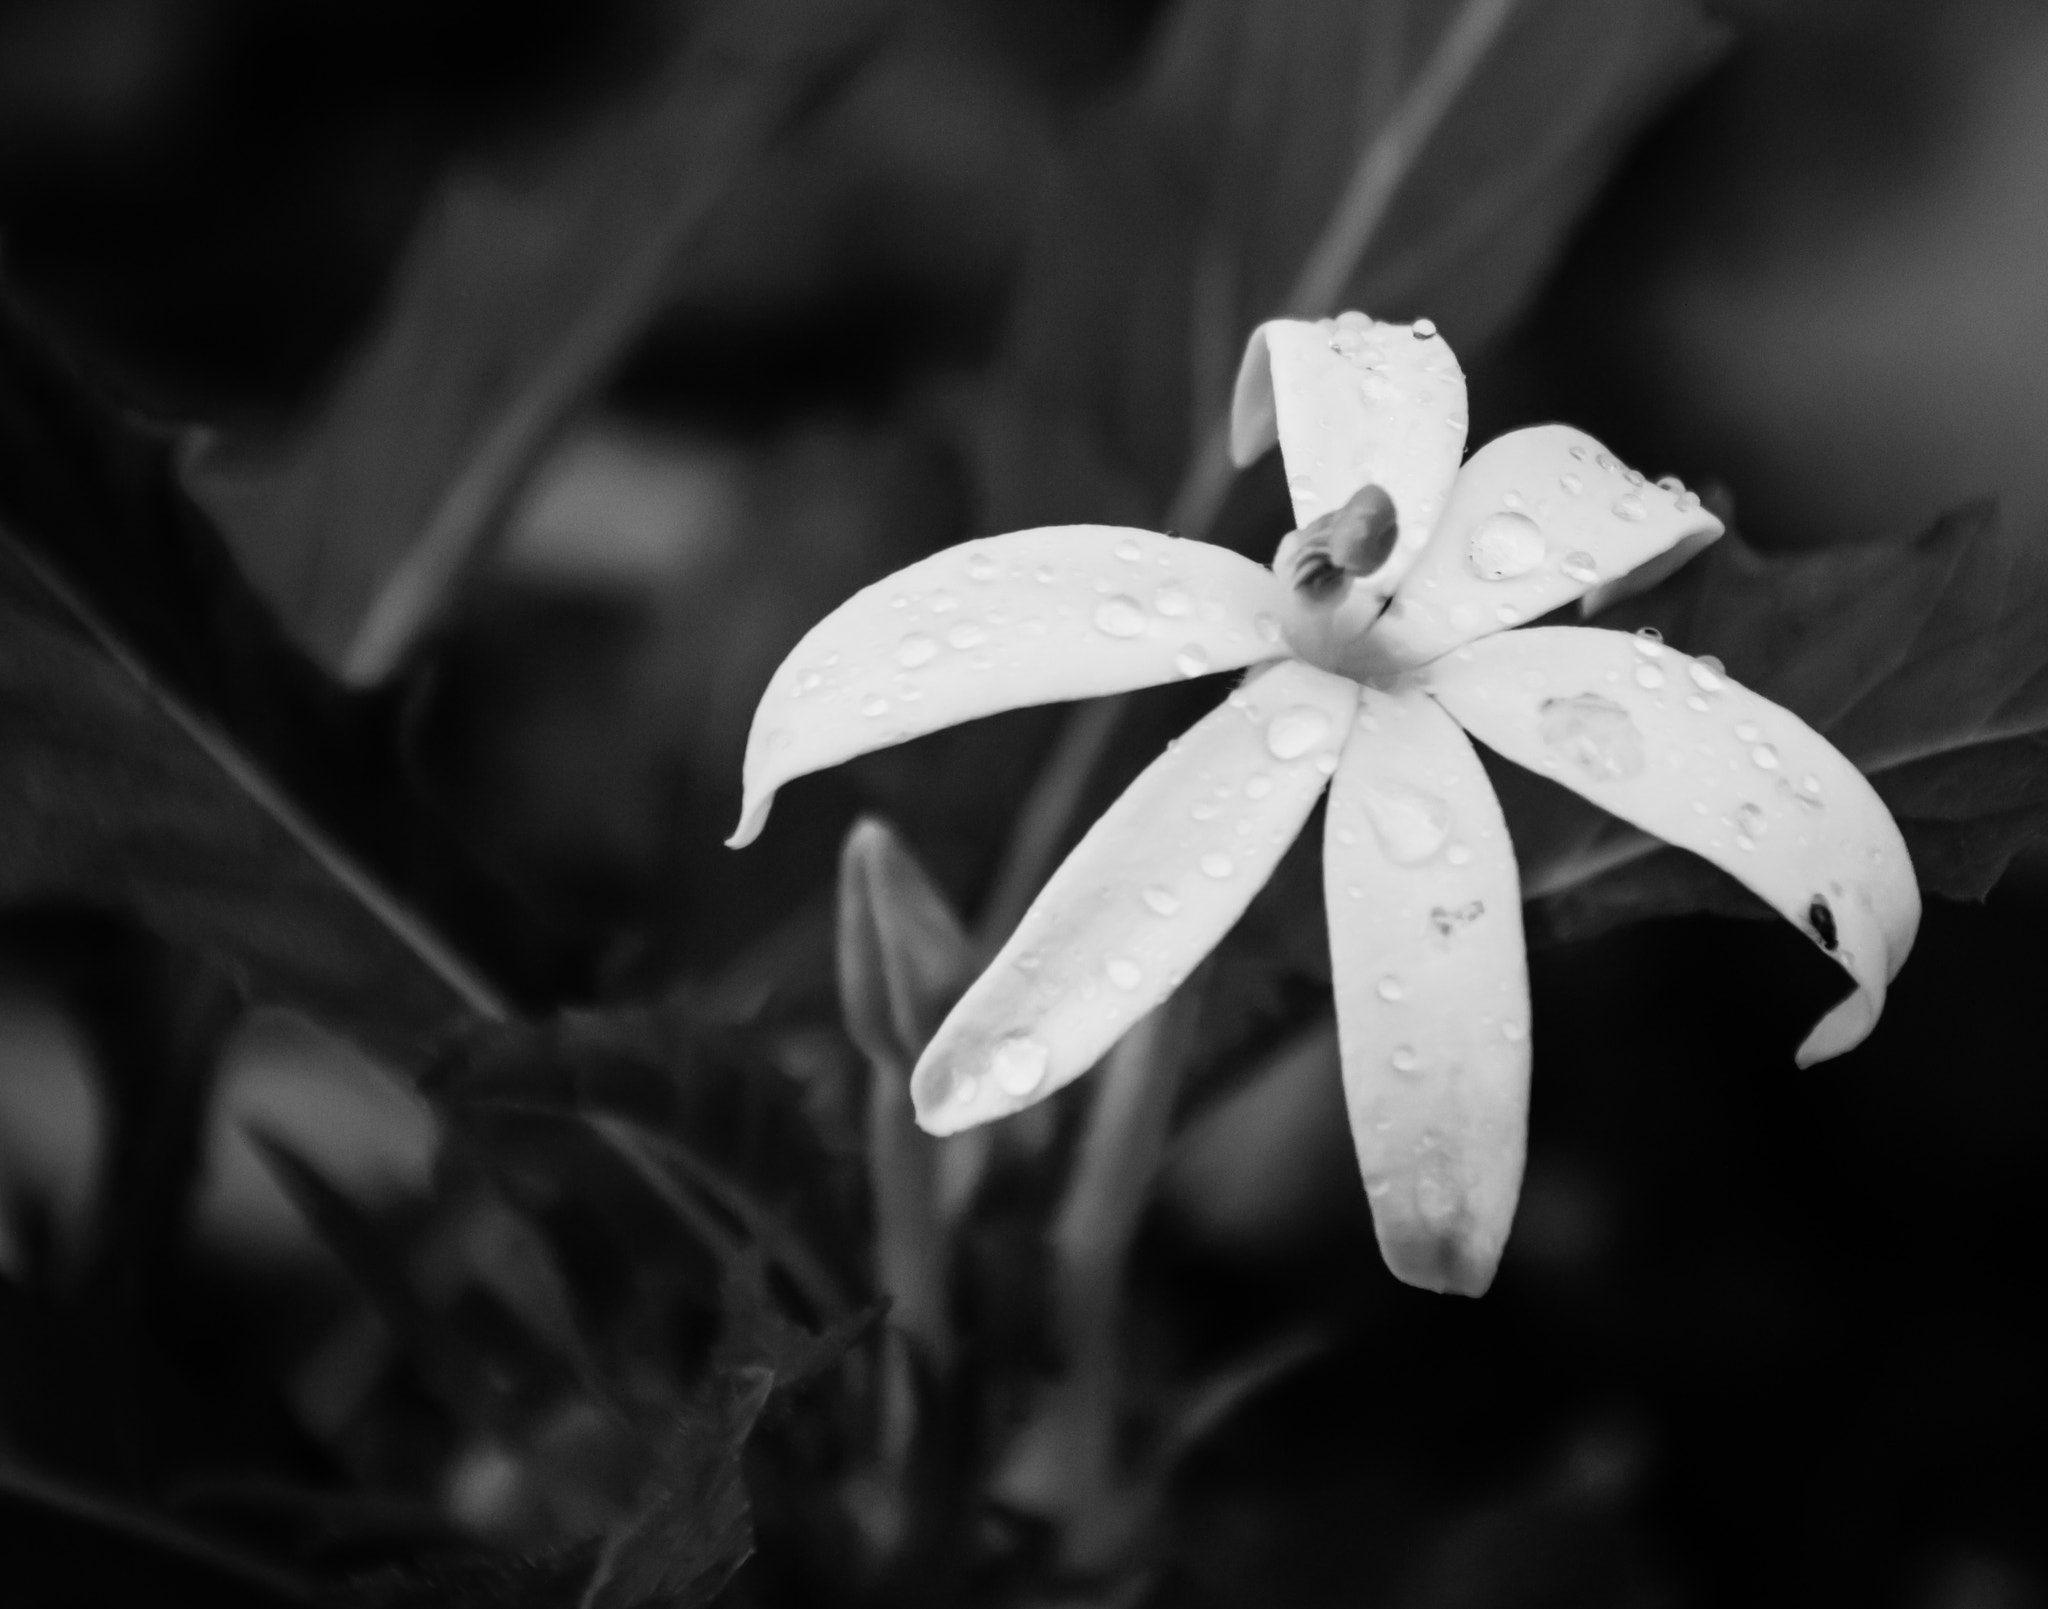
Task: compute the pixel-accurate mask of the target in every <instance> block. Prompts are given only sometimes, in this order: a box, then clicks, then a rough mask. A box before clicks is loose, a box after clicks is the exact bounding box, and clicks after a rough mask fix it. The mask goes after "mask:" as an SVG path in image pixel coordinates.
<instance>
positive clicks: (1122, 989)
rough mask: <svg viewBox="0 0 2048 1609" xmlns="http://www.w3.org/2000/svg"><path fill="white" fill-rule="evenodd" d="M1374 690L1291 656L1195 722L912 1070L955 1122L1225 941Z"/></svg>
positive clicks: (1020, 1093) (1109, 1038)
mask: <svg viewBox="0 0 2048 1609" xmlns="http://www.w3.org/2000/svg"><path fill="white" fill-rule="evenodd" d="M1357 702H1358V688H1357V686H1356V684H1354V683H1352V682H1349V681H1346V680H1345V679H1344V678H1343V677H1341V676H1332V675H1329V674H1328V673H1327V672H1324V671H1319V670H1317V669H1315V668H1314V667H1313V666H1311V665H1304V664H1301V663H1299V662H1298V661H1293V660H1289V661H1285V662H1283V663H1281V664H1278V665H1275V666H1273V667H1272V668H1271V669H1269V670H1266V671H1262V672H1260V673H1259V674H1257V675H1256V676H1254V677H1253V678H1252V679H1251V680H1250V681H1248V682H1247V683H1246V684H1245V685H1244V686H1243V687H1241V688H1239V689H1238V690H1237V691H1236V692H1235V693H1233V694H1231V696H1230V698H1229V700H1228V702H1226V703H1224V704H1223V705H1221V706H1219V707H1218V708H1217V709H1216V710H1214V711H1212V712H1211V713H1210V714H1209V715H1207V716H1205V717H1203V719H1202V720H1200V721H1198V722H1197V723H1196V724H1195V725H1194V726H1193V727H1192V728H1190V729H1189V730H1188V731H1187V732H1186V733H1185V734H1184V735H1183V736H1182V737H1181V738H1180V739H1179V740H1178V741H1177V742H1175V743H1174V744H1173V745H1172V746H1171V747H1170V748H1168V749H1167V751H1166V752H1165V753H1164V754H1162V755H1161V756H1160V757H1159V758H1158V759H1157V760H1154V761H1153V762H1152V764H1151V765H1150V766H1148V767H1147V768H1146V769H1145V771H1144V772H1143V773H1142V774H1141V775H1140V776H1139V777H1138V779H1137V780H1136V781H1135V782H1133V783H1132V784H1131V785H1130V787H1129V788H1128V789H1126V790H1125V792H1124V795H1123V797H1122V798H1120V799H1118V800H1117V802H1116V803H1115V804H1113V805H1112V806H1110V808H1109V809H1108V810H1107V811H1106V812H1105V813H1104V814H1103V816H1102V818H1101V819H1100V820H1099V821H1097V822H1096V823H1095V825H1094V826H1093V827H1091V828H1090V829H1089V830H1088V834H1087V836H1086V837H1084V838H1083V839H1082V840H1081V842H1080V843H1079V844H1077V845H1076V846H1075V848H1074V852H1073V853H1072V854H1071V855H1069V856H1068V857H1067V859H1066V862H1065V864H1064V865H1062V866H1061V867H1060V869H1059V870H1058V871H1057V872H1055V873H1054V874H1053V877H1052V880H1051V881H1050V882H1049V883H1047V884H1046V886H1045V889H1044V891H1043V892H1041V893H1040V894H1039V896H1038V898H1037V900H1036V901H1034V902H1033V904H1032V906H1031V909H1030V910H1029V911H1027V912H1026V913H1025V915H1024V919H1023V921H1022V922H1020V923H1019V924H1018V925H1017V931H1016V932H1015V933H1014V934H1013V935H1011V938H1010V941H1009V942H1008V943H1007V944H1005V945H1004V946H1003V949H1002V953H1001V954H999V955H998V956H997V957H996V958H995V960H994V961H992V962H991V963H990V964H989V968H988V970H987V971H986V972H984V973H983V974H982V975H981V977H980V978H979V979H978V980H977V981H976V982H975V984H974V986H973V987H972V988H970V989H969V990H968V991H967V993H966V995H965V997H964V998H962V1000H961V1001H960V1003H959V1005H957V1006H956V1007H954V1009H953V1012H952V1015H951V1016H949V1017H948V1018H947V1019H946V1020H945V1022H944V1023H943V1024H941V1025H940V1027H939V1031H938V1033H937V1034H936V1035H935V1036H934V1037H933V1039H932V1042H931V1044H930V1046H929V1047H927V1049H926V1050H925V1053H924V1055H923V1056H922V1057H921V1058H920V1059H919V1061H918V1064H917V1069H916V1071H915V1073H914V1074H913V1075H912V1077H911V1085H910V1087H911V1095H912V1098H913V1099H914V1100H915V1102H916V1104H917V1115H918V1122H919V1123H920V1124H922V1125H923V1126H924V1127H925V1129H927V1130H928V1131H929V1132H931V1133H933V1134H952V1133H955V1132H956V1131H958V1130H960V1129H964V1128H970V1127H972V1126H974V1125H975V1124H977V1123H986V1122H988V1121H990V1120H991V1119H992V1118H998V1117H1004V1116H1007V1115H1008V1114H1009V1113H1011V1112H1014V1111H1017V1110H1019V1109H1020V1108H1022V1107H1025V1106H1029V1105H1031V1104H1032V1103H1033V1102H1035V1101H1040V1100H1043V1099H1044V1098H1045V1097H1046V1096H1047V1095H1050V1094H1051V1093H1052V1092H1053V1091H1054V1090H1056V1089H1058V1088H1060V1087H1061V1086H1062V1085H1064V1084H1068V1083H1071V1082H1072V1081H1073V1080H1074V1079H1076V1078H1078V1077H1079V1076H1080V1075H1081V1074H1082V1073H1084V1072H1086V1071H1087V1070H1088V1068H1089V1067H1091V1066H1093V1065H1094V1063H1095V1061H1096V1060H1097V1059H1098V1058H1099V1057H1100V1056H1101V1055H1102V1053H1103V1052H1104V1051H1106V1050H1108V1049H1109V1047H1110V1046H1111V1045H1113V1044H1114V1043H1116V1041H1117V1040H1118V1039H1119V1038H1121V1037H1122V1035H1123V1034H1124V1032H1125V1030H1126V1029H1128V1028H1129V1027H1130V1026H1131V1024H1133V1023H1134V1022H1136V1021H1137V1020H1138V1019H1139V1018H1140V1017H1142V1016H1143V1015H1144V1014H1145V1013H1146V1012H1148V1011H1150V1010H1151V1009H1152V1008H1153V1007H1154V1006H1156V1005H1158V1004H1159V1003H1160V1002H1161V1001H1162V1000H1164V999H1165V998H1166V997H1167V996H1168V995H1169V994H1171V993H1172V992H1173V991H1174V989H1175V988H1176V987H1177V986H1178V985H1179V983H1180V981H1181V979H1182V978H1184V977H1185V976H1186V975H1187V973H1188V971H1189V969H1190V968H1192V967H1193V966H1194V965H1195V964H1196V963H1197V962H1198V961H1200V960H1201V959H1202V958H1203V957H1204V956H1206V955H1207V954H1208V953H1209V951H1210V950H1212V949H1213V948H1215V946H1216V942H1217V940H1219V939H1220V938H1222V937H1223V935H1224V934H1225V933H1226V932H1228V931H1229V930H1230V927H1231V925H1232V924H1233V923H1235V922H1236V921H1237V919H1238V917H1239V916H1240V915H1242V914H1243V912H1244V908H1245V906H1246V905H1248V904H1250V903H1251V898H1252V896H1253V895H1254V894H1255V893H1257V892H1258V890H1259V888H1260V886H1261V885H1262V884H1264V882H1265V881H1266V879H1267V877H1269V876H1270V875H1271V874H1272V871H1273V867H1274V866H1275V864H1277V863H1278V861H1279V859H1280V856H1281V855H1282V854H1283V853H1285V851H1286V849H1287V846H1288V845H1289V844H1290V843H1292V842H1293V841H1294V838H1295V835H1296V834H1297V833H1298V832H1300V831H1301V824H1302V822H1303V821H1305V820H1306V819H1307V818H1308V813H1309V811H1310V810H1312V809H1313V808H1314V807H1315V802H1316V799H1317V798H1318V797H1319V796H1320V795H1321V793H1322V791H1323V789H1324V787H1325V786H1326V785H1327V784H1328V782H1329V778H1330V773H1331V772H1333V771H1334V770H1335V769H1336V768H1337V755H1338V753H1339V751H1340V749H1341V748H1342V746H1343V744H1344V739H1345V736H1346V734H1347V733H1348V732H1349V731H1350V729H1351V717H1352V712H1353V710H1354V709H1355V708H1356V707H1357Z"/></svg>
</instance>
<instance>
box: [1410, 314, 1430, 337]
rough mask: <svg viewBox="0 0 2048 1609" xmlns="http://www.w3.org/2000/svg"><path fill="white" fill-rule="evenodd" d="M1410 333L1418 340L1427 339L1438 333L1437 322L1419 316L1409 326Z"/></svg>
mask: <svg viewBox="0 0 2048 1609" xmlns="http://www.w3.org/2000/svg"><path fill="white" fill-rule="evenodd" d="M1409 334H1411V335H1413V336H1414V337H1415V339H1416V340H1418V341H1427V340H1428V339H1429V338H1430V337H1431V336H1433V335H1435V334H1436V323H1435V321H1434V320H1433V319H1426V318H1419V319H1417V320H1416V321H1415V322H1414V323H1413V324H1412V325H1410V326H1409Z"/></svg>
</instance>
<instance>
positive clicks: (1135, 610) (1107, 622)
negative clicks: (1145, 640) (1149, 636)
mask: <svg viewBox="0 0 2048 1609" xmlns="http://www.w3.org/2000/svg"><path fill="white" fill-rule="evenodd" d="M1095 629H1096V630H1097V631H1099V632H1101V633H1102V634H1103V635H1104V636H1105V637H1140V636H1143V635H1144V632H1145V613H1144V611H1143V610H1142V609H1140V608H1139V607H1138V606H1137V605H1136V604H1135V603H1133V602H1131V600H1130V599H1129V598H1126V597H1123V596H1121V595H1119V596H1117V597H1114V598H1111V599H1109V600H1107V601H1106V602H1104V603H1101V604H1098V605H1097V606H1096V609H1095Z"/></svg>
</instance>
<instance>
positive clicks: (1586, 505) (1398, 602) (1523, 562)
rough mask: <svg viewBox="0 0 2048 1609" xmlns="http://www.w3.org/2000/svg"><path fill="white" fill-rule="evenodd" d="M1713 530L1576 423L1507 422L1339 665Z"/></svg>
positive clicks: (1451, 638) (1685, 498)
mask: <svg viewBox="0 0 2048 1609" xmlns="http://www.w3.org/2000/svg"><path fill="white" fill-rule="evenodd" d="M1721 531H1722V525H1721V522H1720V521H1719V520H1718V519H1716V518H1715V517H1714V516H1713V515H1712V514H1710V513H1708V512H1707V511H1706V509H1704V508H1702V507H1701V506H1700V500H1699V499H1698V498H1697V497H1695V496H1694V495H1693V494H1692V493H1691V492H1688V491H1687V490H1685V488H1684V487H1682V486H1679V485H1678V484H1677V483H1676V482H1671V483H1668V484H1662V483H1649V482H1646V481H1645V480H1644V479H1643V477H1642V476H1641V475H1639V474H1637V473H1636V472H1635V471H1634V470H1632V469H1629V468H1627V467H1626V466H1625V465H1623V464H1621V463H1619V462H1617V461H1616V460H1615V458H1614V456H1613V455H1612V454H1611V453H1609V452H1608V451H1607V449H1606V448H1604V447H1602V446H1601V445H1600V443H1599V442H1597V441H1595V440H1594V439H1593V438H1592V437H1591V436H1589V435H1587V434H1586V433H1585V432H1584V431H1583V430H1574V429H1572V428H1571V427H1570V426H1568V425H1537V426H1534V427H1532V428H1530V429H1528V430H1513V431H1510V432H1508V434H1507V435H1505V436H1499V437H1496V438H1495V439H1494V440H1492V441H1490V442H1488V443H1487V444H1486V445H1485V446H1484V447H1481V448H1480V449H1479V451H1477V452H1476V453H1474V454H1473V455H1472V457H1471V458H1470V459H1469V460H1468V461H1467V462H1466V464H1465V467H1464V468H1463V469H1461V470H1459V471H1458V478H1457V480H1456V482H1455V483H1454V484H1453V485H1452V487H1451V495H1450V502H1449V505H1448V506H1447V507H1446V508H1445V510H1444V514H1443V518H1441V519H1440V520H1438V521H1437V526H1436V534H1435V535H1434V537H1432V538H1431V540H1430V544H1429V547H1428V549H1427V550H1426V551H1425V552H1424V553H1423V554H1422V555H1421V557H1419V558H1418V559H1417V560H1416V561H1415V564H1414V566H1413V567H1412V568H1411V569H1410V570H1409V571H1408V574H1407V576H1406V578H1405V579H1404V580H1403V581H1402V583H1401V585H1400V587H1399V589H1398V590H1397V591H1396V592H1395V594H1394V598H1393V601H1392V602H1391V603H1390V604H1388V606H1387V611H1386V613H1385V614H1383V615H1382V616H1381V617H1380V620H1379V623H1378V625H1376V626H1375V627H1374V628H1373V630H1372V632H1371V634H1370V635H1369V636H1368V637H1366V638H1365V639H1364V641H1363V642H1362V643H1361V645H1360V656H1359V659H1358V662H1357V663H1356V664H1355V665H1351V664H1347V665H1346V666H1345V667H1344V668H1345V669H1346V670H1356V671H1357V672H1358V673H1359V674H1361V675H1383V674H1385V673H1386V672H1388V671H1392V670H1401V669H1405V668H1408V667H1411V666H1415V665H1421V664H1426V663H1427V662H1428V661H1430V660H1432V659H1435V658H1437V657H1438V656H1439V655H1441V654H1446V653H1449V652H1450V651H1451V650H1452V649H1453V648H1457V647H1459V646H1461V645H1463V644H1465V643H1468V642H1471V641H1473V640H1474V639H1476V638H1479V637H1485V636H1489V635H1491V634H1492V633H1494V632H1497V631H1505V630H1507V629H1508V628H1509V627H1511V626H1518V625H1520V624H1521V623H1522V622H1523V621H1525V620H1534V619H1536V618H1537V617H1538V616H1539V615H1545V614H1548V613H1549V612H1550V611H1551V610H1553V609H1556V608H1558V607H1560V606H1561V605H1564V604H1567V603H1570V602H1571V601H1572V600H1573V599H1574V598H1578V597H1581V596H1584V595H1586V594H1588V593H1590V592H1593V591H1596V590H1598V589H1599V588H1601V587H1602V586H1603V585H1605V584H1612V583H1614V582H1615V581H1616V580H1617V579H1618V578H1620V577H1622V576H1626V575H1628V574H1629V573H1630V572H1632V571H1635V570H1637V569H1638V568H1639V567H1641V566H1643V565H1646V564H1648V563H1650V561H1652V560H1654V559H1656V558H1657V557H1658V556H1659V555H1660V554H1664V553H1670V552H1673V551H1674V550H1682V551H1684V552H1687V553H1690V552H1692V551H1694V550H1696V548H1697V547H1698V546H1700V545H1703V543H1705V542H1708V541H1712V540H1713V539H1714V538H1716V537H1718V536H1720V534H1721Z"/></svg>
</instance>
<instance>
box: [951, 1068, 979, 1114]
mask: <svg viewBox="0 0 2048 1609" xmlns="http://www.w3.org/2000/svg"><path fill="white" fill-rule="evenodd" d="M980 1093H981V1080H980V1079H978V1078H976V1077H975V1076H974V1075H973V1074H972V1073H955V1074H954V1075H953V1087H952V1088H951V1089H949V1090H947V1091H946V1099H948V1100H949V1101H952V1102H953V1103H954V1104H955V1105H956V1106H965V1105H966V1104H967V1103H968V1102H969V1101H971V1100H973V1099H974V1097H975V1096H976V1095H978V1094H980Z"/></svg>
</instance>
